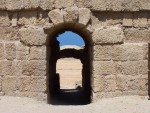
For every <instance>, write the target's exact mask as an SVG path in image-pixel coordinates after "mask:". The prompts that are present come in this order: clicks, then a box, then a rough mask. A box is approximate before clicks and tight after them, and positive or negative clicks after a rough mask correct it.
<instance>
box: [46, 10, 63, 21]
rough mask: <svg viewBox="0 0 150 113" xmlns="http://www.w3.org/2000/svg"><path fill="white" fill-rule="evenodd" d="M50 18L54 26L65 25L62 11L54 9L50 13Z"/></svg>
mask: <svg viewBox="0 0 150 113" xmlns="http://www.w3.org/2000/svg"><path fill="white" fill-rule="evenodd" d="M48 16H49V18H50V19H51V21H52V22H53V23H54V24H59V23H63V22H64V19H63V13H62V11H61V10H60V9H54V10H52V11H50V12H49V13H48Z"/></svg>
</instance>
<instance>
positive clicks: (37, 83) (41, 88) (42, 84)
mask: <svg viewBox="0 0 150 113" xmlns="http://www.w3.org/2000/svg"><path fill="white" fill-rule="evenodd" d="M30 91H33V92H45V91H46V78H43V77H42V78H41V77H31V89H30Z"/></svg>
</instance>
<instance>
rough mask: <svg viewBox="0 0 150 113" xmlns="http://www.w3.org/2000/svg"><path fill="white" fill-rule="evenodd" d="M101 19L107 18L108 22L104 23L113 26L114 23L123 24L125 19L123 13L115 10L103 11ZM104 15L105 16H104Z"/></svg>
mask: <svg viewBox="0 0 150 113" xmlns="http://www.w3.org/2000/svg"><path fill="white" fill-rule="evenodd" d="M100 16H101V20H104V19H106V22H105V24H104V25H106V26H112V25H119V24H120V25H121V24H122V20H123V14H122V13H119V12H117V13H115V12H107V13H102V15H100ZM103 16H104V17H103Z"/></svg>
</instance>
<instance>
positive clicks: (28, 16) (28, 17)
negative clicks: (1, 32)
mask: <svg viewBox="0 0 150 113" xmlns="http://www.w3.org/2000/svg"><path fill="white" fill-rule="evenodd" d="M37 15H38V13H37V11H22V12H19V14H18V16H19V20H18V24H19V25H22V26H23V25H36V24H37Z"/></svg>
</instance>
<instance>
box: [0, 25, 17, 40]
mask: <svg viewBox="0 0 150 113" xmlns="http://www.w3.org/2000/svg"><path fill="white" fill-rule="evenodd" d="M0 34H1V35H0V40H5V41H13V40H19V37H17V34H18V29H16V28H12V27H0Z"/></svg>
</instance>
